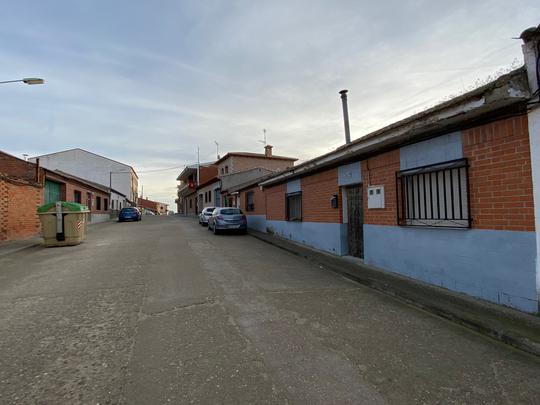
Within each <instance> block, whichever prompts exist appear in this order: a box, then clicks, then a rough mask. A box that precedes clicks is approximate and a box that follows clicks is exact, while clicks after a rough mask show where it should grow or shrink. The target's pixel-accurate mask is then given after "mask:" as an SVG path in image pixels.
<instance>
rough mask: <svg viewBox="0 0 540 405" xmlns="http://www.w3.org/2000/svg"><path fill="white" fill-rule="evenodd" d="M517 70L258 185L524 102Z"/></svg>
mask: <svg viewBox="0 0 540 405" xmlns="http://www.w3.org/2000/svg"><path fill="white" fill-rule="evenodd" d="M520 72H522V71H521V70H520V69H518V70H517V71H514V72H512V73H510V74H509V75H507V78H506V79H507V80H506V81H503V82H502V83H500V82H499V83H498V81H495V82H492V83H490V84H488V85H487V86H484V87H482V88H481V89H477V90H474V91H472V92H470V93H467V94H465V95H463V96H460V97H457V98H456V99H454V100H450V101H449V102H446V103H443V104H441V105H440V106H437V107H434V108H432V109H430V110H427V111H426V112H424V113H420V114H417V115H415V116H412V117H410V118H408V119H405V120H402V121H400V122H397V123H395V124H392V125H389V126H387V127H385V128H383V129H381V130H378V131H375V132H373V133H371V134H369V135H367V136H365V137H363V138H360V139H358V140H356V141H354V142H352V143H350V144H348V145H343V146H341V147H339V148H337V149H336V150H334V151H332V152H330V153H327V154H325V155H323V156H320V157H318V158H315V159H312V160H310V161H308V162H305V163H303V164H301V165H298V166H296V167H294V168H293V169H290V170H287V171H285V172H283V173H281V174H278V175H277V176H275V177H273V178H271V179H268V180H266V181H263V182H261V183H260V185H261V186H263V187H268V186H271V185H273V184H279V183H282V182H284V181H286V180H290V179H293V178H296V177H301V176H302V175H305V174H307V173H310V172H312V171H316V170H320V169H322V168H325V167H329V166H332V165H335V164H337V163H339V162H345V161H347V160H351V159H353V158H356V159H360V158H362V156H364V157H365V156H366V155H370V154H373V153H374V152H376V151H377V150H382V149H385V148H390V147H392V146H393V147H396V146H399V145H403V144H406V143H411V142H412V141H413V140H416V139H418V140H420V139H422V138H423V137H429V134H437V133H441V132H443V131H444V130H451V128H454V129H455V128H457V127H459V125H460V124H463V123H464V122H466V121H468V120H472V119H475V118H479V117H480V116H482V115H486V114H488V113H490V112H494V111H496V110H499V109H502V108H505V107H509V106H512V105H514V104H519V103H524V102H526V101H527V100H528V99H529V98H530V92H529V87H528V84H527V81H526V76H523V75H522V74H520ZM479 90H483V91H479ZM412 118H415V119H412Z"/></svg>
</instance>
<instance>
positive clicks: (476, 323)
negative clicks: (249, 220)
mask: <svg viewBox="0 0 540 405" xmlns="http://www.w3.org/2000/svg"><path fill="white" fill-rule="evenodd" d="M249 234H250V235H252V236H254V237H255V238H257V239H260V240H262V241H264V242H267V243H270V244H272V245H274V246H277V247H279V248H281V249H284V250H287V251H289V252H291V253H294V254H296V255H298V256H301V257H304V258H306V259H307V260H309V261H311V262H313V263H315V264H317V265H318V266H319V267H321V268H324V269H327V270H331V271H333V272H336V273H339V274H341V275H342V276H344V277H347V278H349V279H352V280H354V281H356V282H359V283H361V284H364V285H366V286H369V287H371V288H374V289H376V290H379V291H381V292H384V293H385V294H388V295H391V296H393V297H395V298H397V299H400V300H402V301H406V302H407V303H409V304H411V305H414V306H416V307H418V308H422V309H424V310H427V311H429V312H431V313H433V314H436V315H438V316H441V317H443V318H446V319H449V320H451V321H453V322H456V323H459V324H461V325H463V326H465V327H467V328H470V329H473V330H475V331H477V332H480V333H482V334H485V335H487V336H489V337H492V338H494V339H497V340H500V341H502V342H504V343H507V344H509V345H512V346H514V347H516V348H519V349H521V350H523V351H526V352H528V353H531V354H534V355H536V356H540V317H538V316H534V315H529V314H526V313H523V312H519V311H516V310H514V309H511V308H507V307H503V306H500V305H496V304H492V303H490V302H487V301H483V300H480V299H475V298H472V297H470V296H467V295H465V294H461V293H457V292H454V291H450V290H447V289H444V288H440V287H437V286H434V285H431V284H427V283H424V282H421V281H418V280H414V279H411V278H408V277H404V276H401V275H398V274H396V273H391V272H387V271H384V270H381V269H378V268H375V267H372V266H369V265H366V264H364V263H363V261H362V260H361V259H357V258H354V257H350V256H347V257H339V256H334V255H331V254H328V253H324V252H321V251H318V250H315V249H311V248H309V247H306V246H304V245H301V244H298V243H295V242H292V241H288V240H285V239H282V238H279V237H276V236H273V235H269V234H266V233H262V232H258V231H253V230H250V231H249Z"/></svg>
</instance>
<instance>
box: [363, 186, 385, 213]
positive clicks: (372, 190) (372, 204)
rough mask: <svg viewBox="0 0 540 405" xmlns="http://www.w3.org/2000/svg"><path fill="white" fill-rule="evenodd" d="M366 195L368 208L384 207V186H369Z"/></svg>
mask: <svg viewBox="0 0 540 405" xmlns="http://www.w3.org/2000/svg"><path fill="white" fill-rule="evenodd" d="M367 195H368V209H372V208H384V186H369V187H368V189H367Z"/></svg>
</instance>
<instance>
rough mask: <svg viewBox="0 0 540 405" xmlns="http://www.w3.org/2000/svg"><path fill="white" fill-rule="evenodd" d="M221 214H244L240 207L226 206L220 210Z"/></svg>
mask: <svg viewBox="0 0 540 405" xmlns="http://www.w3.org/2000/svg"><path fill="white" fill-rule="evenodd" d="M220 214H223V215H240V214H242V211H241V210H239V209H238V208H226V209H223V210H221V211H220Z"/></svg>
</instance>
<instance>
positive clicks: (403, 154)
mask: <svg viewBox="0 0 540 405" xmlns="http://www.w3.org/2000/svg"><path fill="white" fill-rule="evenodd" d="M399 156H400V166H401V170H405V169H412V168H414V167H419V166H426V165H431V164H435V163H441V162H446V161H448V160H454V159H461V158H462V157H463V148H462V146H461V132H453V133H451V134H447V135H442V136H438V137H437V138H433V139H428V140H427V141H422V142H418V143H414V144H412V145H407V146H404V147H402V148H401V149H400V151H399Z"/></svg>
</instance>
